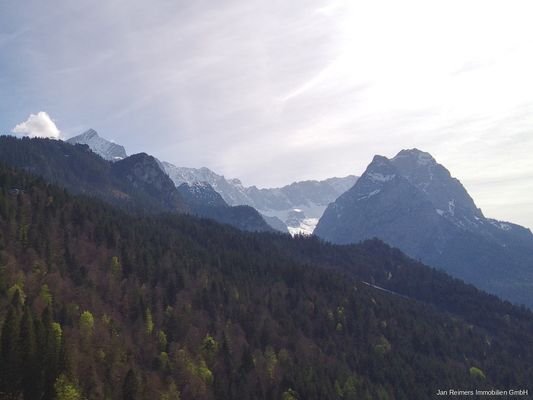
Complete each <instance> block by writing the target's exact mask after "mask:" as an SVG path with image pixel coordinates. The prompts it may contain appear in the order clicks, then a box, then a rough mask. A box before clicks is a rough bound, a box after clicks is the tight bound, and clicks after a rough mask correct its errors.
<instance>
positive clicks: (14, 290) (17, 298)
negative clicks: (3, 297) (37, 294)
mask: <svg viewBox="0 0 533 400" xmlns="http://www.w3.org/2000/svg"><path fill="white" fill-rule="evenodd" d="M7 297H8V299H9V301H10V302H11V303H12V304H13V303H15V304H19V305H24V303H25V302H26V293H24V290H23V288H22V285H21V284H19V283H15V284H14V285H13V286H11V287H10V288H9V289H8V290H7Z"/></svg>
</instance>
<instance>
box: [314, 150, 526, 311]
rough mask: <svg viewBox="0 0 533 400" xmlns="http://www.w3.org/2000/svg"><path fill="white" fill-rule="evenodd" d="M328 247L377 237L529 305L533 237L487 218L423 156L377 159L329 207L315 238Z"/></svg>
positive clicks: (442, 170)
mask: <svg viewBox="0 0 533 400" xmlns="http://www.w3.org/2000/svg"><path fill="white" fill-rule="evenodd" d="M315 233H316V235H318V236H319V237H321V238H323V239H325V240H328V241H331V242H333V243H339V244H344V243H357V242H360V241H363V240H365V239H369V238H373V237H376V238H379V239H381V240H383V241H385V242H387V243H389V244H390V245H392V246H396V247H398V248H399V249H401V250H402V251H404V252H405V253H406V254H408V255H410V256H411V257H413V258H416V259H419V260H421V261H422V262H424V263H426V264H429V265H432V266H435V267H439V268H442V269H443V270H445V271H446V272H448V273H450V274H451V275H453V276H457V277H459V278H461V279H464V280H465V281H467V282H471V283H473V284H475V285H476V286H477V287H479V288H482V289H484V290H487V291H489V292H491V293H494V294H497V295H499V296H501V297H503V298H505V299H508V300H511V301H513V302H516V303H522V304H526V305H528V306H529V307H532V306H533V235H532V234H531V231H530V230H529V229H526V228H524V227H521V226H519V225H516V224H512V223H509V222H504V221H498V220H494V219H491V218H487V217H485V216H484V215H483V213H482V211H481V210H480V209H479V208H478V207H477V206H476V205H475V203H474V201H473V200H472V198H471V197H470V196H469V194H468V193H467V191H466V190H465V188H464V187H463V185H462V184H461V183H460V182H459V181H458V180H457V179H455V178H453V177H452V176H451V175H450V173H449V171H448V170H447V169H446V168H445V167H443V166H442V165H440V164H439V163H437V162H436V161H435V159H434V158H433V157H432V156H431V155H430V154H429V153H426V152H423V151H420V150H418V149H412V150H402V151H400V152H399V153H398V154H397V155H396V156H395V157H394V158H392V159H387V158H386V157H382V156H375V157H374V159H373V160H372V162H371V163H370V165H369V166H368V167H367V169H366V171H365V172H364V174H363V175H362V176H361V178H359V180H358V181H357V183H356V184H355V185H354V186H353V187H352V188H351V189H350V190H348V191H347V192H345V193H344V194H343V195H341V196H340V197H339V198H338V199H337V200H336V201H335V202H333V203H332V204H330V205H329V206H328V208H327V209H326V211H325V212H324V215H323V217H322V218H321V219H320V222H319V223H318V226H317V228H316V231H315Z"/></svg>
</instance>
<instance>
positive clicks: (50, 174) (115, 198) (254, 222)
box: [0, 136, 271, 231]
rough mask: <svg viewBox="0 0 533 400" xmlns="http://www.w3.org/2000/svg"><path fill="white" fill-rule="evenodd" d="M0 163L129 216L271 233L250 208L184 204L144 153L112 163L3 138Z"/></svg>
mask: <svg viewBox="0 0 533 400" xmlns="http://www.w3.org/2000/svg"><path fill="white" fill-rule="evenodd" d="M0 161H1V162H4V163H5V164H7V165H11V166H14V167H17V168H21V169H24V170H26V171H29V172H32V173H35V174H37V175H39V176H42V177H43V178H45V179H46V180H47V181H49V182H52V183H55V184H58V185H60V186H63V187H65V188H66V189H68V190H70V191H71V192H72V193H79V194H87V195H90V196H94V197H98V198H100V199H102V200H104V201H107V202H109V203H111V204H113V205H115V206H118V207H120V208H122V209H125V210H127V211H130V212H136V213H137V212H141V213H149V214H156V213H162V212H178V213H184V212H192V213H195V214H197V215H200V216H202V217H204V218H212V219H215V220H217V221H219V222H221V223H228V224H230V225H233V226H235V227H239V228H242V229H245V230H253V231H270V230H271V228H270V227H269V226H268V225H267V224H266V222H265V221H264V220H263V218H262V217H261V216H260V215H259V214H258V213H257V211H255V210H253V209H251V208H249V207H238V208H233V207H228V206H227V205H226V206H224V207H220V206H214V205H211V204H209V203H205V204H200V203H201V200H202V199H201V198H200V197H198V198H195V199H193V198H192V197H191V196H190V195H188V196H186V199H185V198H184V197H183V196H182V195H186V193H182V194H180V192H179V191H178V189H177V188H176V187H175V185H174V183H173V182H172V181H171V180H170V178H169V177H168V175H167V174H166V173H165V172H164V171H162V170H161V168H160V163H159V161H158V160H157V159H156V158H154V157H152V156H150V155H148V154H145V153H139V154H134V155H132V156H129V157H126V158H125V159H123V160H117V161H115V162H113V163H111V162H109V161H106V160H104V159H103V158H102V157H100V156H99V155H97V154H96V153H94V152H92V151H90V150H89V149H88V148H87V146H83V145H71V144H69V143H66V142H62V141H59V140H49V139H28V138H23V139H17V138H14V137H8V136H4V137H0ZM215 195H217V196H218V194H216V193H215ZM220 200H222V199H221V198H220ZM189 201H190V202H191V204H188V202H189ZM222 201H223V200H222ZM224 204H225V203H224Z"/></svg>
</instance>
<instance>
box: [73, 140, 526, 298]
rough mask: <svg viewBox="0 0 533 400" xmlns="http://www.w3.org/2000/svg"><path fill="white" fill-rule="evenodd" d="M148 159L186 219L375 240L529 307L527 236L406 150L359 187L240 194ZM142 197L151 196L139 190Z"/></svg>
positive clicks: (428, 160)
mask: <svg viewBox="0 0 533 400" xmlns="http://www.w3.org/2000/svg"><path fill="white" fill-rule="evenodd" d="M77 140H82V141H83V142H84V143H85V144H87V145H88V146H89V147H90V148H91V149H92V150H93V151H94V152H95V153H97V154H100V155H101V156H102V157H104V158H107V159H110V158H111V159H112V160H114V163H113V165H116V166H120V165H121V164H123V163H128V161H127V160H128V159H130V158H131V157H127V155H126V153H125V151H124V152H122V153H121V154H122V155H123V156H124V155H125V156H126V158H125V159H124V160H121V161H120V160H119V161H117V160H118V159H119V157H118V156H113V157H110V156H109V155H110V154H112V153H111V152H110V150H109V149H114V148H115V147H114V145H115V144H114V143H111V142H109V141H107V140H106V139H103V138H101V137H100V136H98V134H97V133H96V132H94V131H92V130H90V131H88V132H86V133H84V134H82V135H79V136H77V137H75V138H72V139H71V140H70V142H71V143H73V142H76V141H77ZM106 143H107V144H106ZM121 149H122V150H124V148H123V147H121ZM113 154H115V153H113ZM132 157H133V158H135V157H137V156H132ZM144 157H145V158H146V157H151V156H147V155H145V156H144ZM150 160H151V166H152V167H153V168H152V171H151V173H152V174H153V173H154V171H155V170H157V169H159V170H161V171H164V174H161V175H168V177H167V178H163V177H161V179H163V180H165V182H166V184H165V185H166V186H165V187H166V188H167V191H168V193H167V195H163V196H160V197H161V198H160V199H158V200H159V201H163V200H164V199H165V198H167V197H168V195H169V193H173V195H174V196H177V197H180V198H181V201H182V203H183V206H184V207H186V208H187V211H186V212H189V213H193V214H196V215H199V216H202V217H204V218H210V219H214V220H216V221H219V222H222V223H228V224H231V225H233V226H235V227H239V228H240V229H244V230H268V229H275V230H279V231H282V232H287V231H289V232H290V233H291V234H297V233H304V234H310V233H312V232H313V231H315V226H316V225H317V223H318V226H317V227H316V231H315V232H314V233H315V234H316V235H318V236H319V237H321V238H323V239H325V240H328V241H331V242H333V243H339V244H346V243H357V242H360V241H362V240H366V239H370V238H374V237H376V238H379V239H381V240H384V241H385V242H387V243H389V244H391V245H393V246H396V247H398V248H399V249H401V250H402V251H404V252H406V253H407V254H408V255H410V256H412V257H414V258H416V259H419V260H421V261H423V262H425V263H427V264H429V265H432V266H435V267H438V268H442V269H443V270H445V271H446V272H448V273H450V274H452V275H453V276H456V277H459V278H461V279H464V280H465V281H467V282H471V283H473V284H475V285H476V286H477V287H480V288H482V289H484V290H487V291H489V292H490V293H494V294H497V295H498V296H501V297H502V298H505V299H508V300H510V301H513V302H516V303H519V304H526V305H528V306H529V307H531V306H533V295H532V294H531V293H533V290H532V289H533V235H532V234H531V232H530V231H529V230H528V229H526V228H523V227H521V226H519V225H516V224H512V223H509V222H504V221H497V220H494V219H491V218H486V217H485V216H484V215H483V213H482V211H481V210H480V209H479V208H478V207H477V206H476V205H475V203H474V201H473V199H472V198H471V197H470V195H469V194H468V193H467V191H466V190H465V188H464V187H463V185H462V184H461V183H460V182H459V180H457V179H456V178H453V177H452V176H451V174H450V173H449V171H448V170H446V168H445V167H443V166H442V165H440V164H438V163H437V162H436V161H435V159H434V158H433V157H432V156H431V155H430V154H429V153H426V152H423V151H420V150H418V149H412V150H402V151H401V152H399V153H398V154H397V155H396V156H395V157H393V158H392V159H390V160H389V159H387V158H386V157H382V156H375V157H374V159H373V161H372V162H371V163H370V165H369V166H368V168H367V170H366V171H365V173H364V174H363V175H362V176H361V178H359V179H357V177H355V176H348V177H345V178H331V179H327V180H324V181H303V182H295V183H293V184H291V185H287V186H284V187H282V188H274V189H258V188H257V187H255V186H251V187H245V186H244V185H243V184H242V183H241V181H239V180H238V179H226V178H225V177H224V176H222V175H219V174H216V173H214V172H213V171H211V170H210V169H208V168H198V169H196V168H186V167H176V166H175V165H173V164H171V163H168V162H164V161H163V162H161V161H159V160H157V159H155V158H153V157H151V158H150ZM149 164H150V163H149ZM156 166H157V167H158V168H157V167H156ZM129 168H130V169H131V166H130V167H129ZM112 169H116V167H112ZM127 169H128V168H126V170H127ZM140 170H143V168H141V169H140ZM155 174H156V175H157V174H158V172H155ZM144 175H147V174H144ZM148 175H149V174H148ZM146 178H147V176H145V177H144V178H143V180H146ZM170 182H172V183H173V185H174V186H175V187H176V188H177V189H176V190H174V188H173V187H172V186H173V185H171V184H170ZM160 190H161V188H158V189H157V191H160ZM144 192H146V193H149V191H147V190H146V188H145V190H144ZM175 201H176V200H175ZM167 202H168V200H167ZM243 205H245V206H243ZM328 205H329V206H328ZM232 206H233V207H232ZM326 207H327V209H326ZM166 209H168V204H167V205H166ZM256 210H258V211H259V213H260V214H261V215H259V214H258V212H257V211H256ZM324 210H325V212H324ZM322 213H323V216H322ZM320 217H322V218H320Z"/></svg>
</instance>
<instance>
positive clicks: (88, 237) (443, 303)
mask: <svg viewBox="0 0 533 400" xmlns="http://www.w3.org/2000/svg"><path fill="white" fill-rule="evenodd" d="M0 327H1V333H0V334H1V338H0V341H1V343H0V369H1V371H0V398H2V399H19V398H23V399H32V400H33V399H58V400H65V399H128V400H131V399H161V400H163V399H167V400H170V399H174V400H175V399H283V400H291V399H300V400H303V399H408V400H412V399H428V398H431V397H433V395H434V393H435V392H436V391H437V390H438V389H447V388H450V387H455V388H464V389H472V388H478V389H482V388H487V389H492V388H495V387H499V388H501V387H505V388H528V385H530V384H531V382H532V378H531V377H532V376H533V364H532V363H531V360H532V359H533V315H532V314H531V312H530V311H528V310H527V309H526V308H524V307H517V306H513V305H511V304H509V303H505V302H502V301H500V300H498V299H497V298H496V297H494V296H489V295H487V294H484V293H482V292H480V291H478V290H476V289H475V288H473V287H472V286H469V285H465V284H464V283H462V282H461V281H458V280H455V279H452V278H450V277H448V276H447V275H445V274H444V273H442V272H438V271H435V270H433V269H431V268H429V267H426V266H423V265H422V264H420V263H418V262H416V261H413V260H411V259H409V258H407V257H405V256H404V255H403V254H402V253H401V252H399V251H398V250H395V249H391V248H390V247H388V246H386V245H384V244H383V243H381V242H379V241H369V242H365V243H363V244H361V245H354V246H333V245H329V244H327V243H324V242H321V241H319V240H318V239H316V238H303V237H296V238H294V239H292V238H290V237H289V236H287V235H283V234H275V233H245V232H241V231H238V230H236V229H233V228H231V227H229V226H224V225H220V224H217V223H215V222H212V221H209V220H201V219H197V218H194V217H191V216H185V215H176V214H166V215H159V216H158V215H155V216H142V215H138V214H137V215H134V214H127V213H125V212H124V211H121V210H119V209H116V208H113V207H112V206H110V205H107V204H105V203H103V202H101V201H99V200H95V199H91V198H85V197H75V196H72V195H70V194H69V193H67V192H66V191H65V190H63V189H60V188H57V187H55V186H52V185H50V184H47V183H45V182H44V181H43V180H41V179H40V178H36V177H33V176H31V175H28V174H27V173H26V172H21V171H18V170H14V169H11V168H7V167H0Z"/></svg>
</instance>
